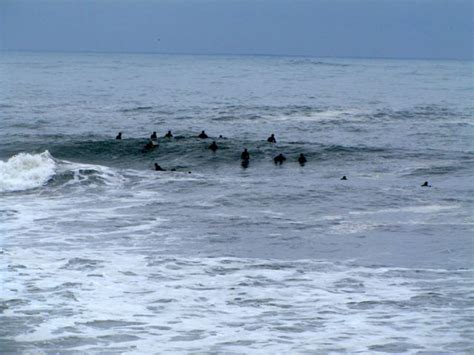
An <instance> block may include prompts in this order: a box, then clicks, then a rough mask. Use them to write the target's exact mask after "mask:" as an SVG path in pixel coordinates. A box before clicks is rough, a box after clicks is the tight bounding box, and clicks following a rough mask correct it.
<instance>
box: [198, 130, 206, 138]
mask: <svg viewBox="0 0 474 355" xmlns="http://www.w3.org/2000/svg"><path fill="white" fill-rule="evenodd" d="M198 138H201V139H205V138H209V137H208V135H207V134H206V132H205V131H202V132H201V134H200V135H199V136H198Z"/></svg>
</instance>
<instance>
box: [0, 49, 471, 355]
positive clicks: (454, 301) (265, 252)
mask: <svg viewBox="0 0 474 355" xmlns="http://www.w3.org/2000/svg"><path fill="white" fill-rule="evenodd" d="M473 69H474V63H473V62H462V61H422V60H371V59H333V58H306V57H265V56H192V55H187V56H177V55H153V54H87V53H83V54H74V53H72V54H71V53H70V54H62V53H3V54H2V55H1V56H0V160H1V161H0V261H1V262H0V277H1V288H0V291H1V294H0V352H23V353H35V354H36V353H57V352H66V351H77V352H86V353H94V352H97V353H98V352H113V353H129V354H135V353H230V354H249V353H259V354H263V353H268V354H271V353H328V352H350V353H356V352H362V353H374V352H388V353H426V352H456V353H458V352H464V353H468V352H472V351H474V341H473V339H474V334H473V323H474V322H473V309H474V307H473V305H474V300H473V293H472V291H473V284H474V282H473V267H474V262H473V251H474V250H473V223H474V218H473V199H474V194H473V192H474V186H473V180H472V177H473V173H474V140H473V136H474V126H473V124H474V91H473V86H474V84H473ZM168 130H171V131H172V132H173V134H174V137H173V138H172V139H165V138H159V139H158V143H159V146H158V148H155V149H153V150H144V149H143V147H144V145H145V144H146V143H147V141H148V138H149V136H150V134H151V133H152V132H153V131H156V132H157V133H158V136H159V137H163V135H164V134H165V133H166V132H167V131H168ZM202 130H206V132H207V133H208V135H209V136H210V138H209V139H205V140H201V139H198V138H197V135H198V134H199V133H200V132H201V131H202ZM118 132H122V134H123V139H122V140H116V139H115V136H116V135H117V133H118ZM272 133H274V134H275V136H276V139H277V143H276V144H271V143H268V142H266V138H267V137H268V136H269V135H270V134H272ZM219 136H222V137H220V138H219ZM213 140H215V141H216V143H217V145H218V147H219V149H218V150H217V151H216V152H215V153H213V152H212V151H210V150H209V149H208V146H209V144H210V143H211V142H212V141H213ZM244 148H247V149H248V150H249V152H250V161H249V165H248V167H243V166H242V165H241V161H240V153H241V152H242V150H243V149H244ZM279 153H282V154H284V155H285V156H286V158H287V160H286V161H285V162H284V163H283V164H282V165H275V164H274V163H273V158H274V157H275V156H276V155H277V154H279ZM301 153H303V154H304V155H305V156H306V157H307V160H308V162H307V163H306V165H305V166H300V165H299V164H298V162H297V158H298V156H299V154H301ZM154 163H158V164H160V165H161V166H162V167H163V168H165V169H167V170H168V171H165V172H157V171H154V170H153V164H154ZM171 170H174V171H171ZM343 175H345V176H347V179H348V180H340V178H341V177H342V176H343ZM424 181H428V182H429V184H430V185H431V187H421V186H420V185H421V184H422V183H423V182H424Z"/></svg>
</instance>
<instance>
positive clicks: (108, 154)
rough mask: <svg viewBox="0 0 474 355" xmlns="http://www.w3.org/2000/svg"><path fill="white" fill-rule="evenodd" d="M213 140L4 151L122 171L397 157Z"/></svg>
mask: <svg viewBox="0 0 474 355" xmlns="http://www.w3.org/2000/svg"><path fill="white" fill-rule="evenodd" d="M213 140H214V139H213V138H209V139H204V140H201V139H197V138H195V137H189V136H177V137H175V138H173V139H165V138H160V139H158V147H157V148H155V149H152V150H146V149H144V146H145V145H146V143H147V142H148V139H142V138H129V139H123V140H115V139H105V140H104V139H102V140H93V141H92V140H77V141H62V142H61V141H60V142H58V141H53V142H49V143H45V142H42V143H40V142H38V143H33V144H31V143H30V144H26V143H24V142H23V143H18V144H9V147H6V149H4V150H5V151H6V152H15V151H18V150H20V151H30V152H31V151H33V152H42V151H45V150H48V151H49V152H51V154H52V155H53V156H54V157H56V158H58V159H64V160H71V161H75V162H83V163H91V164H101V165H107V166H116V167H123V168H127V167H130V168H139V167H140V166H142V165H143V164H144V163H149V162H150V161H163V162H164V161H166V162H168V163H169V164H171V165H173V166H175V167H192V166H199V165H203V164H207V163H210V162H217V161H218V162H219V163H220V164H226V163H232V164H233V163H235V162H236V161H239V160H240V153H241V152H242V150H243V149H244V148H247V149H248V150H249V152H250V155H251V161H263V160H271V159H273V157H274V156H275V155H277V154H279V153H283V154H284V155H286V156H287V157H289V158H295V159H296V158H297V156H299V154H300V153H303V154H305V155H306V156H307V157H308V158H310V159H311V160H313V161H325V160H334V159H339V160H340V159H342V160H344V159H348V160H364V159H370V158H371V157H373V156H374V155H376V154H384V156H387V155H395V154H397V151H396V150H394V149H388V148H381V147H371V146H346V145H337V144H330V145H326V144H319V143H312V142H284V143H277V144H271V143H267V142H266V141H265V140H241V139H227V138H215V141H216V143H217V145H218V147H219V148H218V150H217V152H216V153H213V152H212V151H211V150H210V149H208V147H209V145H210V144H211V142H212V141H213ZM12 155H13V154H12Z"/></svg>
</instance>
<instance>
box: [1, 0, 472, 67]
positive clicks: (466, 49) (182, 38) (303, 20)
mask: <svg viewBox="0 0 474 355" xmlns="http://www.w3.org/2000/svg"><path fill="white" fill-rule="evenodd" d="M473 3H474V0H0V46H1V47H0V48H1V49H3V50H35V51H36V50H50V51H100V52H104V51H105V52H108V51H113V52H161V53H202V54H211V53H226V54H289V55H308V56H334V57H389V58H455V59H472V58H473V32H474V24H473V22H474V21H473V6H474V5H473Z"/></svg>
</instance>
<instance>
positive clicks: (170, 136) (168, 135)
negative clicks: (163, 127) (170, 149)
mask: <svg viewBox="0 0 474 355" xmlns="http://www.w3.org/2000/svg"><path fill="white" fill-rule="evenodd" d="M165 138H173V135H172V134H171V131H168V133H166V134H165Z"/></svg>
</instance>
